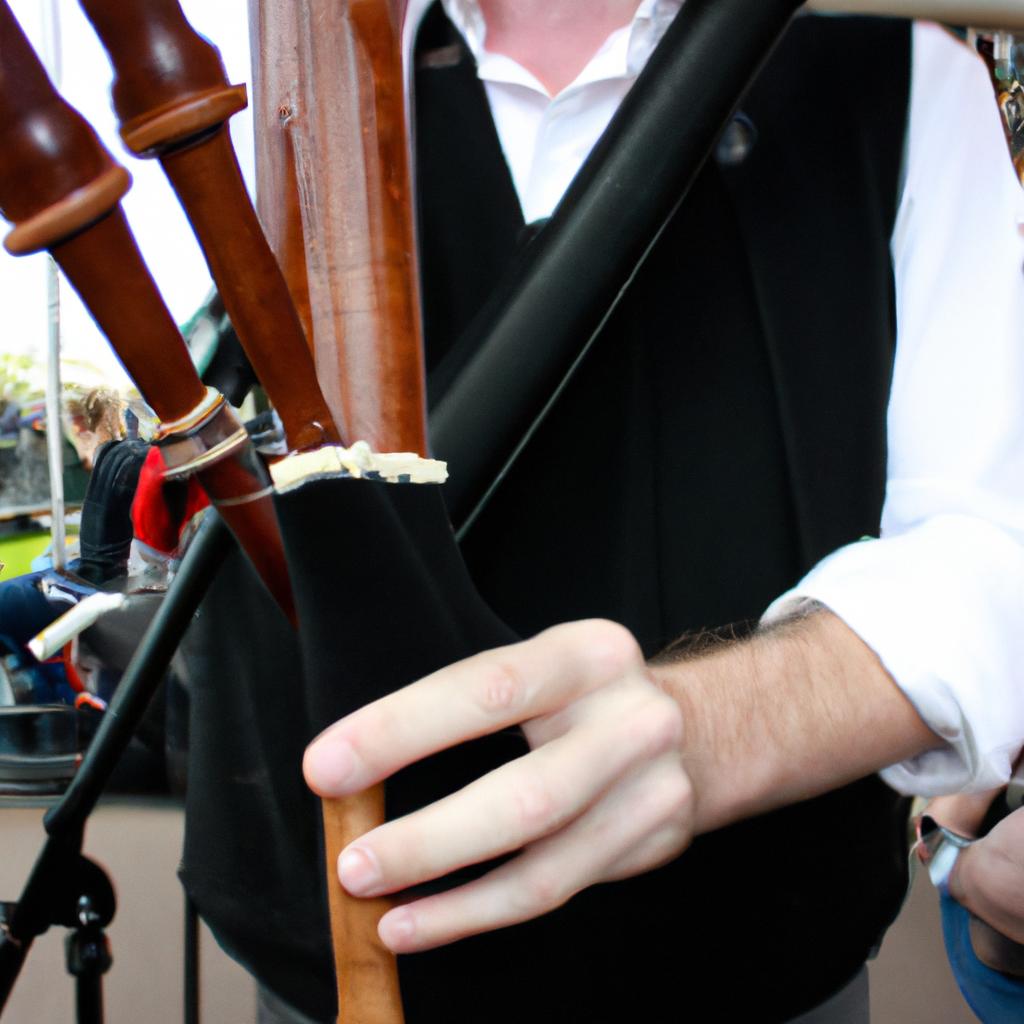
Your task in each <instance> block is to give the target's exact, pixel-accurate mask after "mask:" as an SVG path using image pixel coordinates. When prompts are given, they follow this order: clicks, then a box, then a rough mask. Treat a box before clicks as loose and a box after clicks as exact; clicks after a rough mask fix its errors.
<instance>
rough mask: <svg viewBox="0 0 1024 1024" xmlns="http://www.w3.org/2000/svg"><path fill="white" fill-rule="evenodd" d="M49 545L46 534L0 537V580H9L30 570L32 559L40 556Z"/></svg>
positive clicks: (48, 538) (21, 534) (20, 534)
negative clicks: (2, 565) (1, 564)
mask: <svg viewBox="0 0 1024 1024" xmlns="http://www.w3.org/2000/svg"><path fill="white" fill-rule="evenodd" d="M49 543H50V535H49V534H48V533H19V534H16V535H15V536H13V537H0V562H3V563H4V567H3V569H0V580H9V579H12V578H13V577H15V576H21V575H23V574H24V573H26V572H31V570H32V559H33V558H35V557H36V556H37V555H41V554H42V553H43V552H44V551H45V550H46V545H47V544H49Z"/></svg>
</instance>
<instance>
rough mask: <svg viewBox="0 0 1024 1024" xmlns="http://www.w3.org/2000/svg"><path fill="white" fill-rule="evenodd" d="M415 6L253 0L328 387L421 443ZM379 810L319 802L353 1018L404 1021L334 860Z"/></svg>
mask: <svg viewBox="0 0 1024 1024" xmlns="http://www.w3.org/2000/svg"><path fill="white" fill-rule="evenodd" d="M404 13H405V3H404V2H394V0H310V2H308V3H304V4H293V3H291V2H289V0H250V25H251V26H252V28H253V32H252V40H253V47H254V54H255V56H254V67H255V68H256V70H257V80H256V82H255V89H256V95H257V109H256V114H257V137H258V142H257V154H258V156H259V158H260V159H259V161H258V165H257V175H258V180H259V183H260V186H259V196H260V197H261V200H260V201H261V207H263V206H267V205H270V204H271V203H275V202H276V203H277V204H279V205H278V209H277V210H275V211H273V218H274V219H273V222H274V224H275V232H274V235H275V237H274V238H273V241H274V242H275V244H276V246H277V248H278V252H279V254H282V255H283V256H284V257H285V258H286V259H288V260H289V261H290V262H292V263H297V262H298V259H297V256H298V253H297V248H298V246H297V243H298V241H299V240H302V241H303V242H304V245H305V264H306V265H305V268H304V269H305V274H304V275H303V274H302V273H301V268H299V270H297V271H296V272H294V273H292V274H290V275H289V276H290V278H291V279H293V280H298V281H299V282H300V284H302V283H306V284H308V294H309V302H310V309H311V319H312V322H313V324H314V338H315V347H316V354H317V368H318V371H319V373H320V378H321V382H322V385H323V387H324V390H325V392H326V393H327V395H328V398H329V400H330V399H331V398H332V396H333V398H334V400H335V401H336V402H337V403H338V405H337V406H334V408H336V409H340V410H342V414H343V416H344V419H343V424H344V428H343V429H344V433H345V434H346V436H348V437H350V438H352V439H366V440H369V441H370V442H371V444H372V445H373V446H374V447H375V448H377V449H378V450H383V451H413V452H417V453H419V454H425V453H426V447H427V446H426V431H425V421H426V413H425V389H424V380H423V347H422V328H421V318H420V305H419V282H418V272H417V265H416V254H415V231H414V220H413V213H412V189H411V173H410V167H409V160H408V146H409V141H408V130H407V126H406V111H405V88H404V76H403V67H402V53H401V41H402V33H403V27H404V26H403V20H404ZM290 161H292V164H291V166H289V162H290ZM293 185H297V192H298V195H297V197H296V196H295V192H296V189H295V188H294V187H292V186H293ZM296 199H297V201H295V200H296ZM289 214H290V217H289ZM300 218H301V219H300ZM263 220H264V223H268V222H269V221H270V215H269V214H268V213H267V212H264V213H263ZM384 810H385V807H384V791H383V788H382V787H381V786H376V787H374V788H373V789H372V790H370V791H367V792H365V793H361V794H358V795H357V796H354V797H350V798H346V799H343V800H325V801H324V805H323V815H324V838H325V847H326V862H327V870H328V879H327V888H328V894H329V901H330V910H331V927H332V933H333V938H334V954H335V967H336V975H337V984H338V1020H339V1022H343V1024H400V1022H401V1021H402V1020H403V1012H402V1004H401V992H400V989H399V982H398V971H397V964H396V962H395V958H394V957H393V956H392V955H391V953H390V952H389V951H388V950H387V949H385V948H384V946H383V945H382V944H381V942H380V940H379V938H378V936H377V923H378V921H379V920H380V918H381V916H382V914H383V913H384V911H385V910H386V909H387V907H388V905H389V904H388V902H387V901H385V900H369V901H368V900H357V899H353V898H352V897H350V896H349V895H348V894H347V893H346V892H345V891H344V889H342V887H341V886H340V885H339V884H338V879H337V875H336V867H335V866H336V864H337V859H338V855H339V853H340V852H341V850H342V849H343V848H344V847H345V846H346V845H347V844H348V843H349V842H351V841H352V840H354V839H356V838H357V837H358V836H360V835H363V834H365V833H366V832H368V831H369V830H370V829H372V828H374V827H376V826H377V825H379V824H381V822H382V821H383V820H384Z"/></svg>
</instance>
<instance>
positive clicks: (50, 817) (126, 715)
mask: <svg viewBox="0 0 1024 1024" xmlns="http://www.w3.org/2000/svg"><path fill="white" fill-rule="evenodd" d="M231 543H232V537H231V533H230V531H229V530H228V529H227V527H226V526H225V525H224V523H223V521H222V520H221V518H220V516H219V515H217V514H216V513H215V512H213V511H208V512H207V513H206V515H205V517H204V519H203V522H202V524H201V525H200V527H199V530H198V532H197V534H196V536H195V538H194V540H193V542H192V544H191V546H190V547H189V549H188V551H187V552H186V553H185V557H184V558H183V560H182V563H181V568H180V569H179V570H178V573H177V575H176V576H175V578H174V581H173V582H172V584H171V586H170V588H169V589H168V591H167V595H166V597H165V598H164V600H163V601H162V602H161V604H160V608H159V610H158V611H157V613H156V615H155V616H154V618H153V621H152V622H151V623H150V625H149V628H148V629H147V630H146V632H145V634H144V635H143V637H142V641H141V643H140V644H139V647H138V650H137V651H136V652H135V656H134V657H133V658H132V660H131V663H130V664H129V666H128V668H127V669H126V671H125V674H124V676H123V678H122V680H121V683H120V684H119V686H118V688H117V691H116V693H115V695H114V698H113V700H111V702H110V706H109V708H108V709H107V712H106V714H105V715H104V716H103V721H102V723H101V725H100V727H99V729H98V730H97V732H96V736H95V737H94V739H93V741H92V743H91V744H90V746H89V749H88V751H87V752H86V754H85V757H84V759H83V761H82V766H81V768H80V769H79V771H78V773H77V774H76V776H75V778H74V779H73V780H72V782H71V785H70V786H69V787H68V789H67V791H66V792H65V793H64V795H63V797H62V798H61V799H60V801H59V802H58V803H57V804H56V805H55V806H54V807H53V808H51V809H50V811H49V812H48V813H47V814H46V816H45V818H44V819H43V827H44V828H45V829H46V833H47V839H46V842H45V843H44V845H43V849H42V851H41V852H40V854H39V856H38V858H37V859H36V863H35V866H34V867H33V869H32V872H31V874H30V875H29V878H28V881H27V882H26V883H25V887H24V889H23V890H22V893H21V896H20V897H19V898H18V900H17V901H16V902H13V903H2V904H0V1014H2V1012H3V1009H4V1007H5V1006H6V1005H7V1000H8V998H9V997H10V994H11V990H12V988H13V987H14V983H15V981H16V980H17V978H18V974H19V973H20V971H21V967H22V964H24V962H25V958H26V957H27V955H28V952H29V950H30V949H31V947H32V943H33V941H34V940H35V938H36V936H38V935H42V934H43V932H45V931H47V929H49V928H50V927H52V926H53V925H61V926H63V927H66V928H70V929H72V930H71V933H70V934H69V936H68V939H67V944H66V962H67V969H68V973H69V974H71V975H72V976H73V977H74V978H75V985H76V1006H77V1020H78V1024H100V1022H102V1020H103V989H102V984H103V975H104V974H105V973H106V971H107V970H108V969H109V968H110V965H111V963H112V962H113V961H112V957H111V955H110V948H109V943H108V941H107V937H106V934H105V931H104V929H105V928H106V926H107V925H108V924H110V922H111V920H112V919H113V917H114V911H115V909H116V899H115V896H114V890H113V887H112V886H111V884H110V879H109V878H108V877H107V875H106V872H104V870H103V869H102V868H101V867H100V866H99V865H98V864H96V863H95V862H94V861H91V860H89V858H88V857H85V856H84V855H83V854H82V840H83V838H84V835H85V824H86V821H87V820H88V818H89V815H90V814H91V813H92V811H93V809H94V808H95V807H96V803H97V801H98V800H99V798H100V796H101V794H102V793H103V790H104V788H105V787H106V785H107V783H108V782H109V780H110V776H111V774H112V773H113V770H114V767H115V765H116V764H117V762H118V760H119V759H120V757H121V755H122V754H123V753H124V751H125V749H126V748H127V746H128V744H129V742H130V741H131V738H132V736H133V735H134V733H135V730H136V729H137V727H138V725H139V722H140V721H141V720H142V716H143V714H144V713H145V711H146V708H147V706H148V704H149V702H150V699H151V698H152V696H153V694H154V693H155V692H156V689H157V687H158V686H159V685H160V681H161V680H162V679H163V676H164V673H165V672H166V671H167V667H168V665H169V664H170V661H171V658H172V656H173V655H174V652H175V650H177V647H178V645H179V643H180V642H181V640H182V638H183V637H184V635H185V632H186V630H187V629H188V626H189V623H190V622H191V621H192V618H193V616H194V615H195V613H196V610H197V609H198V608H199V604H200V602H201V601H202V599H203V597H204V595H205V594H206V591H207V589H208V587H209V585H210V583H211V582H212V580H213V578H214V576H215V575H216V573H217V571H218V569H219V568H220V566H221V563H222V562H223V561H224V558H225V556H226V555H227V553H228V551H229V550H230V546H231ZM193 989H194V986H193ZM192 1019H193V1020H194V1019H196V1018H195V1016H194V1015H193V1017H192Z"/></svg>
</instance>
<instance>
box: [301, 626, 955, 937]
mask: <svg viewBox="0 0 1024 1024" xmlns="http://www.w3.org/2000/svg"><path fill="white" fill-rule="evenodd" d="M515 725H521V727H522V729H523V732H524V733H525V735H526V738H527V740H528V742H529V745H530V748H531V750H530V752H529V753H528V754H526V755H525V756H524V757H522V758H520V759H519V760H517V761H513V762H511V763H509V764H507V765H505V766H503V767H501V768H499V769H497V770H496V771H494V772H492V773H490V774H489V775H486V776H484V777H483V778H481V779H479V780H477V781H476V782H474V783H471V784H470V785H469V786H467V787H466V788H465V789H463V790H461V791H460V792H458V793H455V794H453V795H451V796H449V797H447V798H445V799H443V800H440V801H438V802H437V803H435V804H432V805H431V806H429V807H426V808H423V809H422V810H420V811H417V812H416V813H415V814H411V815H409V816H407V817H405V818H402V819H399V820H397V821H392V822H388V823H387V824H386V825H382V826H381V827H380V828H377V829H374V830H373V831H372V832H369V833H368V834H367V835H365V836H363V837H361V838H360V839H358V840H356V841H355V842H354V843H352V844H351V845H350V846H349V847H348V848H347V849H346V850H344V851H343V852H342V855H341V857H340V859H339V876H340V878H341V881H342V884H343V885H344V886H345V888H346V889H347V890H348V891H349V892H350V893H352V894H353V895H355V896H377V895H384V894H387V893H395V892H400V891H401V890H402V889H405V888H408V887H409V886H412V885H416V884H418V883H421V882H425V881H428V880H430V879H434V878H440V877H442V876H444V875H447V874H449V873H450V872H451V871H454V870H456V869H457V868H461V867H465V866H466V865H469V864H476V863H480V862H482V861H486V860H489V859H491V858H493V857H496V856H499V855H501V854H506V853H512V852H515V851H521V852H520V853H519V855H518V856H516V857H514V858H513V859H512V860H510V861H507V862H506V863H505V864H503V865H502V866H501V867H499V868H496V869H495V870H494V871H492V872H490V873H489V874H487V875H485V876H484V877H483V878H481V879H479V880H477V881H474V882H470V883H468V884H466V885H463V886H461V887H459V888H456V889H453V890H451V891H449V892H446V893H443V894H441V895H437V896H429V897H426V898H424V899H420V900H417V901H415V902H412V903H408V904H406V905H405V906H403V907H399V908H397V909H395V910H392V911H390V912H389V913H387V914H386V915H385V916H384V917H383V918H382V919H381V922H380V934H381V938H382V939H383V941H384V943H385V944H386V945H387V946H389V947H390V948H391V949H393V950H395V951H396V952H401V953H405V952H412V951H415V950H423V949H429V948H431V947H433V946H438V945H442V944H443V943H446V942H452V941H454V940H456V939H459V938H463V937H465V936H467V935H473V934H476V933H478V932H481V931H488V930H491V929H494V928H500V927H503V926H505V925H510V924H515V923H518V922H520V921H525V920H528V919H530V918H533V917H537V916H538V915H540V914H543V913H545V912H547V911H549V910H553V909H554V908H556V907H558V906H560V905H561V904H563V903H564V902H566V900H568V899H569V898H570V897H571V896H572V895H573V894H574V893H576V892H578V891H579V890H580V889H583V888H585V887H586V886H588V885H593V884H595V883H597V882H605V881H611V880H613V879H620V878H626V877H628V876H630V875H634V874H638V873H639V872H642V871H646V870H649V869H651V868H654V867H656V866H659V865H661V864H663V863H665V862H667V861H669V860H671V859H672V858H673V857H675V856H676V855H677V854H678V853H680V852H681V851H682V850H683V849H684V848H685V847H686V845H687V844H688V843H689V841H690V839H691V837H692V836H693V835H694V834H697V833H700V832H705V831H709V830H711V829H714V828H720V827H721V826H723V825H726V824H729V823H730V822H732V821H736V820H738V819H739V818H741V817H748V816H750V815H754V814H759V813H762V812H763V811H766V810H770V809H772V808H773V807H779V806H781V805H783V804H785V803H791V802H794V801H796V800H801V799H804V798H806V797H810V796H815V795H817V794H819V793H823V792H825V791H826V790H829V789H832V788H834V787H836V786H840V785H843V784H844V783H847V782H852V781H853V780H854V779H857V778H860V777H861V776H864V775H867V774H869V773H871V772H874V771H877V770H878V769H879V768H882V767H884V766H885V765H888V764H892V763H894V762H896V761H900V760H903V759H905V758H907V757H910V756H912V755H914V754H917V753H920V752H921V751H923V750H927V749H930V748H932V747H934V746H937V745H938V744H939V743H940V742H941V741H940V740H939V738H938V737H937V736H935V734H934V733H932V732H931V731H930V730H929V729H928V728H927V726H925V724H924V722H923V721H922V720H921V718H920V717H919V716H918V714H917V712H916V711H915V710H914V708H913V707H912V705H911V704H910V702H909V701H908V700H907V699H906V697H904V695H903V694H902V692H901V691H900V690H899V688H898V687H897V686H896V684H895V683H894V682H893V680H892V678H891V677H890V676H889V674H888V673H887V672H886V671H885V669H884V667H883V666H882V664H881V663H880V662H879V661H878V659H877V658H876V657H875V655H874V654H873V653H872V651H871V650H870V649H869V648H868V647H867V646H866V645H865V644H864V643H863V642H862V641H861V640H860V639H859V638H858V637H857V636H856V634H855V633H853V631H852V630H850V629H849V628H848V627H847V626H846V625H845V624H844V623H843V622H842V621H841V620H839V619H838V618H836V616H834V615H832V614H831V613H829V612H827V611H823V610H822V611H818V612H815V613H813V614H810V615H806V616H804V617H802V618H799V619H796V620H793V621H791V622H787V623H784V624H782V625H780V626H778V627H773V628H771V629H768V630H766V631H763V632H761V633H757V634H755V635H754V636H753V637H751V638H749V639H748V640H745V641H742V642H736V643H730V644H725V645H722V646H719V647H716V648H714V649H712V650H710V651H709V652H708V653H706V654H704V655H702V656H700V657H685V656H684V657H681V658H676V659H672V658H663V659H659V660H658V663H657V664H656V665H654V666H647V665H645V664H644V661H643V657H642V655H641V653H640V648H639V647H638V645H637V643H636V641H635V640H634V639H633V637H632V636H631V635H630V634H629V633H628V632H627V631H626V630H625V629H624V628H623V627H622V626H617V625H615V624H614V623H611V622H602V621H589V622H576V623H570V624H568V625H564V626H556V627H555V628H553V629H549V630H547V631H546V632H544V633H541V634H539V635H538V636H536V637H534V638H533V639H532V640H527V641H524V642H523V643H519V644H514V645H512V646H510V647H504V648H500V649H498V650H493V651H487V652H485V653H484V654H479V655H477V656H476V657H473V658H468V659H467V660H465V661H461V662H459V663H457V664H455V665H450V666H449V667H447V668H445V669H442V670H441V671H440V672H436V673H434V674H433V675H431V676H428V677H427V678H425V679H421V680H420V681H419V682H417V683H413V684H412V685H411V686H408V687H406V688H405V689H404V690H400V691H399V692H397V693H394V694H392V695H390V696H389V697H385V698H384V699H383V700H379V701H377V702H375V703H373V704H371V705H369V706H368V707H365V708H363V709H361V710H360V711H357V712H356V713H355V714H353V715H350V716H349V717H348V718H344V719H342V720H341V721H340V722H337V723H336V724H335V725H333V726H332V727H331V728H330V729H328V730H327V731H326V732H325V733H324V734H323V735H321V736H320V737H318V738H317V739H316V740H315V741H314V742H313V743H312V744H311V745H310V747H309V749H308V750H307V752H306V758H305V764H304V771H305V775H306V780H307V782H308V783H309V785H310V786H311V787H312V788H313V790H314V791H315V792H317V793H319V794H320V795H321V796H325V797H331V796H343V795H346V794H349V793H354V792H357V791H359V790H362V789H365V788H366V787H367V786H370V785H372V784H374V783H376V782H379V781H381V780H382V779H386V778H387V777H388V776H389V775H392V774H393V773H394V772H396V771H398V770H399V769H400V768H404V767H405V766H406V765H409V764H412V763H413V762H415V761H418V760H420V759H422V758H424V757H427V756H428V755H430V754H433V753H436V752H437V751H440V750H443V749H445V748H448V747H454V746H456V745H458V744H459V743H463V742H465V741H466V740H471V739H475V738H477V737H479V736H483V735H486V734H488V733H493V732H497V731H499V730H501V729H506V728H509V727H510V726H515ZM691 779H692V780H693V782H692V783H691Z"/></svg>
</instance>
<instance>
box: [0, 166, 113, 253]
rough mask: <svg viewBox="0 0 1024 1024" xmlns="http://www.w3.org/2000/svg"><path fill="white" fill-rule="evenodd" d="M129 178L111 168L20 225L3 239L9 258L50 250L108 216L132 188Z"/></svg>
mask: <svg viewBox="0 0 1024 1024" xmlns="http://www.w3.org/2000/svg"><path fill="white" fill-rule="evenodd" d="M131 184H132V177H131V175H130V174H129V173H128V172H127V171H126V170H125V169H124V168H123V167H118V166H116V165H115V166H113V167H111V168H109V169H108V170H106V171H104V172H103V174H101V175H100V176H99V177H98V178H96V179H95V180H94V181H91V182H89V184H88V185H84V186H82V188H79V189H76V190H75V191H74V192H72V193H71V194H70V195H67V196H65V197H64V198H63V199H60V200H58V201H57V202H56V203H54V204H53V205H52V206H48V207H46V208H44V209H42V210H40V211H39V212H38V213H36V214H35V215H33V216H31V217H29V218H27V219H26V220H23V221H21V223H19V224H18V225H17V226H16V227H15V228H14V229H13V230H12V231H11V232H10V234H9V235H8V236H7V237H6V238H5V239H4V248H5V249H6V250H7V251H8V252H9V253H10V254H11V255H12V256H25V255H27V254H28V253H33V252H39V251H41V250H42V249H50V248H52V247H53V246H55V245H57V244H59V243H60V242H62V241H63V240H64V239H65V238H69V237H70V236H71V235H73V234H75V233H77V232H78V231H81V230H82V229H83V228H86V227H88V226H89V225H90V224H92V223H94V222H95V221H97V220H99V219H100V217H103V216H105V215H106V214H108V213H109V212H110V211H111V210H112V209H113V208H114V207H115V206H117V204H118V203H119V202H120V201H121V200H122V199H123V198H124V196H125V194H126V193H127V192H128V189H129V188H131Z"/></svg>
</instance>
